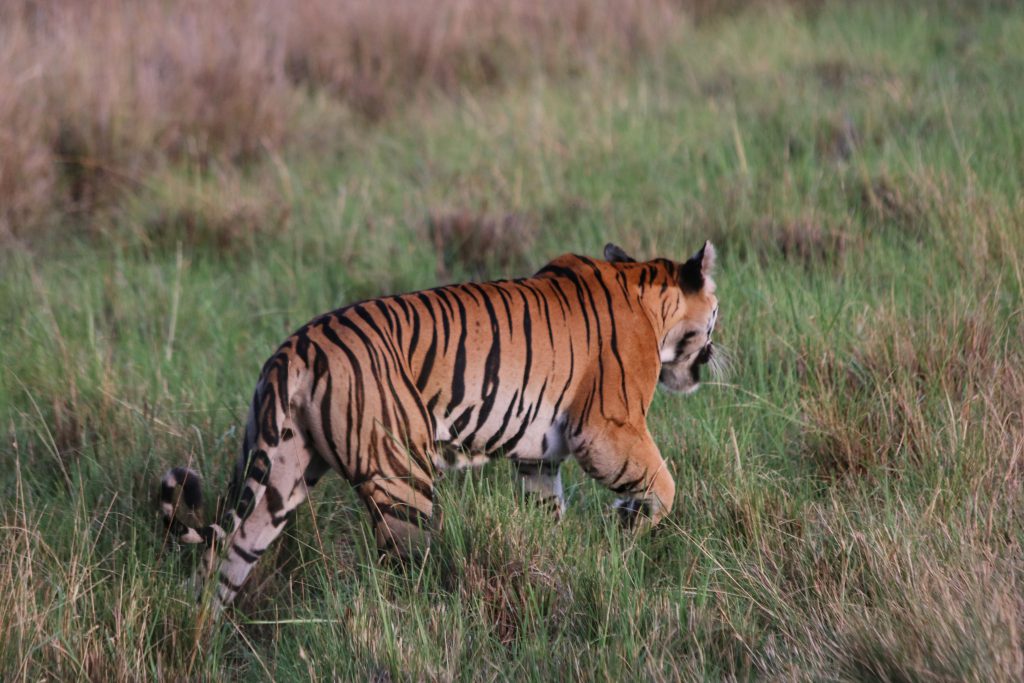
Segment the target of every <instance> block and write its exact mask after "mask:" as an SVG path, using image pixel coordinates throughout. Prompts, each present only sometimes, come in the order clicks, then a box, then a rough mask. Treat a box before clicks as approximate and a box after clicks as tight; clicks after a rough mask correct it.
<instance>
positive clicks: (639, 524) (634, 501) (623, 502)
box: [612, 498, 651, 530]
mask: <svg viewBox="0 0 1024 683" xmlns="http://www.w3.org/2000/svg"><path fill="white" fill-rule="evenodd" d="M612 507H613V508H614V509H615V510H616V511H617V512H618V514H619V523H620V524H622V526H623V528H626V529H630V530H640V529H643V528H646V527H648V526H650V523H651V506H650V503H648V502H647V501H646V500H643V499H642V498H617V499H616V500H615V503H613V504H612Z"/></svg>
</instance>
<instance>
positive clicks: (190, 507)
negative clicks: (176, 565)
mask: <svg viewBox="0 0 1024 683" xmlns="http://www.w3.org/2000/svg"><path fill="white" fill-rule="evenodd" d="M202 505H203V488H202V477H200V476H199V473H198V472H196V471H195V470H193V469H190V468H188V467H173V468H171V469H169V470H167V473H166V474H165V475H164V477H163V479H161V480H160V512H161V514H162V515H163V518H164V524H165V525H166V526H167V531H168V532H169V533H170V534H171V535H172V536H174V538H175V539H176V540H177V541H178V542H180V543H205V544H206V546H207V547H213V544H214V542H215V541H217V540H218V539H222V538H224V537H225V536H226V534H225V533H224V528H223V527H221V526H220V525H219V524H207V525H206V526H199V527H196V526H191V525H189V524H187V523H186V522H183V521H182V520H181V518H182V517H186V516H187V517H192V518H193V519H194V518H196V515H197V514H198V511H199V510H200V509H201V508H202Z"/></svg>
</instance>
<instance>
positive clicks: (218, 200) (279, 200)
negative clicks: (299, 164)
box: [127, 164, 291, 254]
mask: <svg viewBox="0 0 1024 683" xmlns="http://www.w3.org/2000/svg"><path fill="white" fill-rule="evenodd" d="M127 215H128V218H129V223H130V228H131V230H132V231H133V232H134V234H135V236H136V237H137V238H138V239H139V240H140V241H141V242H142V243H143V244H144V245H146V246H148V247H152V248H156V249H166V248H174V246H175V245H176V244H177V243H179V242H181V243H183V244H187V245H199V246H208V247H212V248H214V249H216V250H217V251H219V252H223V253H228V254H230V253H234V252H237V251H239V250H240V249H242V248H244V247H246V246H247V245H251V244H252V242H253V241H254V240H256V239H258V238H259V237H261V236H267V235H272V234H274V233H277V232H280V231H281V230H283V229H285V228H286V226H287V224H288V220H289V218H290V216H291V206H290V204H289V203H288V202H287V200H286V198H285V197H284V196H283V195H282V193H281V191H280V190H279V188H278V186H277V184H276V183H275V182H274V179H273V178H271V177H270V175H269V174H262V175H258V176H256V177H252V178H243V176H242V175H241V174H240V173H239V172H238V171H236V170H235V169H234V168H233V167H232V166H226V165H221V164H218V165H217V166H216V167H214V168H211V169H210V171H209V172H207V173H202V174H199V176H198V177H195V178H194V177H191V176H190V175H189V174H187V173H180V172H173V171H169V172H167V173H161V174H160V175H159V176H156V177H154V178H152V179H151V180H150V182H149V183H147V187H146V189H145V190H143V191H141V192H140V194H139V196H138V200H137V201H134V200H133V201H132V202H131V204H130V207H129V211H128V212H127Z"/></svg>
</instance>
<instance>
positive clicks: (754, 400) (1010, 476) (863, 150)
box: [0, 3, 1024, 681]
mask: <svg viewBox="0 0 1024 683" xmlns="http://www.w3.org/2000/svg"><path fill="white" fill-rule="evenodd" d="M1021 45H1024V13H1022V12H1021V11H1019V10H1014V9H1013V8H1008V9H999V8H991V9H984V8H975V9H971V10H963V9H957V8H955V7H953V8H950V7H949V6H947V5H944V4H941V3H928V4H922V5H921V6H919V7H916V8H895V7H882V6H879V5H877V4H875V3H870V4H862V3H857V4H854V5H852V6H849V7H844V6H839V5H826V6H825V7H824V8H823V9H821V10H818V11H814V12H796V11H788V10H784V9H779V8H772V9H769V10H753V11H747V12H745V13H743V14H740V15H738V16H737V17H734V18H723V19H718V20H715V21H711V22H708V23H707V24H702V25H701V26H700V27H699V28H696V29H693V28H691V29H687V30H685V31H683V32H682V33H681V34H680V35H679V36H678V40H677V41H676V43H675V44H674V45H672V46H669V47H668V48H666V49H665V50H664V51H662V52H661V53H659V55H657V57H656V58H652V60H651V61H650V63H649V64H647V65H646V66H643V67H641V68H639V69H638V70H636V71H632V70H630V71H623V72H619V71H598V72H594V73H591V72H584V73H583V74H581V75H579V76H578V77H576V78H574V79H565V78H562V79H555V80H548V79H544V78H540V77H538V78H537V79H536V80H534V81H531V82H527V83H522V84H519V85H513V86H511V87H510V88H509V89H508V90H505V91H500V92H484V93H480V92H476V93H466V94H465V95H464V96H462V97H460V98H458V99H455V100H453V99H447V98H442V97H440V96H439V97H438V98H436V99H435V100H433V101H430V102H425V103H421V104H418V105H416V106H415V108H414V109H413V110H411V111H409V112H407V113H405V114H400V115H398V116H396V117H393V118H391V119H388V120H386V121H384V122H382V123H379V124H375V125H370V124H367V123H359V122H358V121H356V120H354V119H348V118H345V117H342V118H341V119H340V120H339V122H340V125H338V126H337V127H336V129H332V131H331V134H330V135H327V134H324V136H323V137H324V139H323V141H322V144H319V145H316V146H312V145H311V146H309V147H308V148H307V147H298V146H297V147H295V148H294V150H293V151H291V152H287V153H285V154H284V155H283V157H281V158H279V159H277V160H275V161H274V162H273V163H270V162H267V163H266V164H264V165H262V166H259V167H254V168H253V169H252V172H251V173H247V174H242V175H240V176H239V177H238V178H235V179H233V181H232V182H233V183H234V184H235V186H236V187H237V192H236V193H234V194H232V195H231V196H220V195H218V194H217V193H218V188H221V187H222V184H220V183H221V182H222V180H223V179H222V178H221V179H219V178H217V177H216V169H213V170H197V169H193V168H172V169H169V170H168V171H167V173H166V178H165V179H164V181H162V182H161V183H159V184H155V185H151V186H150V187H149V188H148V189H146V190H143V191H140V192H139V193H138V194H136V195H134V196H132V197H131V198H130V199H129V200H128V201H126V202H125V203H124V205H123V206H122V207H121V208H120V209H119V210H118V211H116V212H110V213H109V214H104V215H103V217H102V220H103V221H105V222H106V223H105V224H104V226H103V230H102V231H101V232H97V231H96V230H91V231H82V230H81V229H79V227H77V226H75V225H72V224H70V223H69V225H68V226H67V229H66V231H65V232H64V233H62V234H61V240H60V242H59V244H51V245H50V246H46V245H43V244H37V245H34V246H33V247H31V248H28V249H25V248H18V249H11V250H8V251H7V252H6V253H4V254H3V255H2V256H0V271H2V273H3V275H2V279H0V331H2V339H3V344H2V345H0V363H2V367H3V372H2V373H0V427H2V429H3V431H4V434H5V438H4V441H3V444H2V445H0V465H2V467H0V486H2V489H0V490H2V491H3V494H4V495H3V501H2V502H0V515H2V518H3V526H2V532H0V592H2V593H3V594H5V595H8V596H11V597H10V598H7V599H6V600H10V602H7V601H6V600H5V606H4V607H3V609H2V610H0V634H2V635H0V678H3V679H4V680H16V679H32V680H39V679H43V678H48V679H57V680H70V679H83V678H92V679H95V680H114V679H121V680H137V679H139V678H152V679H156V678H168V679H192V680H196V679H210V680H214V679H222V678H227V679H247V680H248V679H253V678H256V679H259V678H273V679H275V680H292V679H303V680H305V679H307V678H310V677H312V678H316V679H341V680H348V679H362V680H365V679H373V680H405V679H413V680H433V679H440V680H450V679H459V680H481V679H516V680H520V679H524V678H525V679H546V678H558V679H565V678H569V677H571V678H585V679H594V678H598V679H614V680H637V679H663V680H674V679H679V678H686V679H690V678H698V679H700V678H704V679H721V678H725V677H735V678H739V679H748V678H772V679H815V680H835V679H841V680H875V679H879V678H882V679H888V680H907V681H913V680H922V681H924V680H963V679H968V680H979V681H991V680H1019V679H1020V678H1021V677H1024V642H1022V636H1021V629H1022V628H1024V584H1022V582H1024V573H1022V567H1024V562H1022V559H1024V558H1022V557H1021V543H1022V541H1024V529H1022V526H1021V517H1020V511H1021V509H1022V504H1024V497H1022V492H1021V480H1022V469H1021V468H1022V458H1024V417H1022V412H1021V410H1022V409H1021V400H1022V396H1024V343H1022V340H1024V318H1022V311H1024V199H1022V195H1021V187H1022V185H1024V182H1022V181H1024V133H1022V131H1024V128H1022V126H1021V121H1024V52H1022V51H1021V49H1020V46H1021ZM306 106H307V107H308V108H309V111H310V116H318V115H320V114H319V113H318V112H320V109H319V108H320V107H323V106H325V105H323V103H322V102H318V101H317V100H315V99H312V98H311V99H310V101H309V102H308V103H307V105H306ZM211 207H212V208H211ZM219 207H228V208H219ZM232 207H235V208H232ZM238 207H240V208H238ZM236 208H237V210H235V209H236ZM443 210H467V211H469V212H471V213H480V214H488V215H504V214H511V213H516V214H522V215H523V216H526V217H527V220H528V222H529V224H530V225H532V226H533V227H534V239H533V241H532V243H531V244H530V245H529V247H528V248H524V247H521V245H506V247H507V249H506V250H504V251H507V254H506V253H497V254H495V255H494V258H492V259H490V260H488V261H486V262H485V263H484V265H483V268H484V270H485V271H486V272H487V274H488V275H491V276H495V277H498V276H511V275H522V274H525V273H528V272H530V271H531V270H533V269H536V268H538V267H540V266H541V265H543V263H545V262H546V261H547V260H548V259H550V258H552V257H554V256H556V255H557V254H559V253H562V252H565V251H577V252H583V253H589V254H594V255H596V254H599V253H600V248H601V247H602V246H603V244H604V242H605V241H608V240H611V241H616V242H618V243H621V244H623V245H624V246H625V247H626V248H627V250H630V251H636V252H639V253H640V254H641V255H646V256H655V255H659V256H670V257H675V258H683V257H685V256H687V255H689V254H690V253H692V252H693V251H694V250H695V249H696V248H697V247H698V246H699V245H700V244H701V242H702V241H703V240H704V239H705V238H710V239H712V240H714V241H715V243H716V245H717V246H718V248H719V254H720V260H719V275H718V277H717V281H718V287H719V296H720V299H721V322H720V325H721V327H720V331H719V332H718V333H717V334H718V335H720V337H721V342H722V344H723V345H724V346H726V347H727V348H728V349H729V350H730V352H731V358H732V362H731V369H730V372H729V373H728V375H727V376H726V377H724V378H722V380H721V382H719V383H717V384H709V385H708V386H705V387H704V388H703V389H702V390H701V391H700V392H698V394H697V395H695V396H693V397H689V398H679V397H674V396H669V395H663V394H659V395H658V396H657V397H656V399H655V403H654V407H653V409H652V414H651V417H650V426H651V430H652V432H653V434H654V436H655V440H656V441H657V442H658V443H659V444H660V446H661V448H662V452H663V453H664V454H665V455H666V458H667V459H668V461H669V462H670V464H671V467H672V468H673V470H674V475H675V478H676V481H677V486H678V493H677V499H676V508H675V510H674V511H673V513H672V515H671V516H670V518H669V519H668V520H667V522H666V523H665V525H664V527H662V528H661V529H660V530H659V531H658V532H657V533H655V534H653V535H649V536H644V537H641V538H632V537H630V536H629V535H627V534H624V533H622V532H621V531H620V530H619V529H618V527H617V525H616V524H615V520H614V516H613V515H612V514H610V511H609V504H610V502H611V496H610V494H607V493H606V492H603V491H602V490H600V488H599V487H598V486H596V485H595V484H594V483H593V482H591V481H589V480H588V479H587V478H586V476H585V475H583V474H582V472H581V471H580V470H579V469H578V468H577V467H576V466H575V465H574V464H570V465H569V466H568V467H567V472H566V475H565V476H566V477H567V481H566V484H567V490H568V498H569V513H568V515H567V518H566V519H565V520H564V521H563V522H562V523H561V524H559V525H557V526H553V525H552V524H551V523H550V522H549V520H548V519H547V517H546V516H545V515H544V514H542V513H541V512H540V511H537V510H534V509H532V508H531V507H530V506H528V505H525V504H522V503H521V501H519V500H518V498H517V497H516V496H515V495H514V493H513V488H514V487H513V484H512V481H513V480H512V477H511V474H510V472H509V471H508V468H507V467H505V466H504V465H503V464H502V463H498V464H496V465H494V466H492V467H490V468H487V469H486V470H484V471H482V472H479V473H470V474H457V475H455V476H448V477H446V478H445V479H444V480H443V481H442V482H441V483H440V485H439V491H440V498H441V508H442V509H443V510H444V525H443V529H442V530H441V531H440V533H439V534H438V535H437V536H436V539H435V543H434V545H433V546H432V549H431V553H430V556H429V558H428V560H427V561H426V562H425V563H424V564H423V566H422V567H419V568H416V569H415V570H410V571H396V570H395V569H394V568H390V567H388V566H383V565H378V564H377V562H376V558H375V553H374V552H373V551H372V550H371V546H372V543H369V542H368V538H367V537H368V531H369V530H368V526H367V523H366V518H365V513H364V512H363V510H362V507H361V505H360V504H359V503H358V501H357V500H356V498H355V496H354V495H353V494H352V492H351V491H350V490H349V489H348V487H347V485H346V484H345V483H344V482H342V481H340V480H338V478H336V477H331V478H329V479H327V480H325V481H324V483H323V484H321V485H320V487H318V489H317V490H316V492H315V494H314V495H313V497H312V501H311V503H310V505H308V506H305V507H304V508H302V509H301V510H300V512H299V514H298V516H297V520H296V523H295V524H294V525H293V526H292V527H291V528H290V531H289V532H288V534H287V536H286V538H285V539H284V541H283V542H282V543H280V544H279V545H280V549H279V552H277V553H276V554H275V553H270V554H268V556H267V557H266V558H265V559H264V560H263V562H262V564H261V565H260V567H259V569H258V570H257V575H255V576H254V577H253V579H252V580H251V582H250V590H249V592H248V594H247V595H245V596H243V597H242V598H241V599H240V601H239V604H238V606H237V609H235V610H234V611H233V612H232V613H231V614H230V615H229V618H228V619H227V620H226V621H225V622H223V623H221V624H219V625H213V626H211V625H209V624H202V623H201V619H200V617H199V612H198V610H197V608H196V607H195V606H194V605H193V604H192V601H191V599H190V597H189V596H190V594H189V591H188V590H187V589H186V588H185V587H184V583H185V581H186V580H187V579H188V577H189V576H190V574H191V571H192V567H193V566H194V564H195V561H196V559H197V557H196V556H195V554H194V553H192V552H191V549H185V550H184V551H181V552H179V551H177V550H175V549H173V548H169V547H168V548H164V547H162V544H161V540H162V534H163V531H162V526H161V524H160V522H159V520H158V518H157V515H156V511H155V506H154V504H153V492H154V489H155V485H156V482H157V479H158V477H159V476H160V474H161V473H162V472H163V470H164V469H165V468H166V467H168V466H170V465H172V464H178V463H183V462H186V461H191V462H192V463H193V464H194V465H195V466H197V467H198V468H199V469H200V470H201V471H202V472H203V473H204V474H205V475H206V476H207V477H208V480H207V489H208V491H207V493H208V495H210V496H211V497H212V495H214V494H216V493H219V492H220V491H221V490H223V488H224V486H225V485H226V479H227V476H228V473H229V470H230V467H231V463H232V462H233V458H234V457H235V453H236V450H237V447H238V440H239V431H240V429H241V427H242V421H243V419H244V417H245V411H246V409H247V406H248V400H249V397H250V395H251V391H252V387H253V383H254V382H255V379H256V375H257V373H258V371H259V368H260V367H261V365H262V363H263V361H264V360H265V359H266V357H267V356H268V355H269V353H270V352H271V351H272V349H273V348H274V347H275V346H276V344H277V343H279V342H280V341H281V339H283V338H284V337H285V336H286V335H287V334H288V333H289V332H290V331H292V330H293V329H294V328H295V327H297V326H298V325H300V324H302V323H303V322H305V321H306V320H307V319H309V318H310V317H312V316H313V315H315V314H317V313H319V312H322V311H324V310H328V309H331V308H334V307H337V306H340V305H342V304H345V303H347V302H350V301H353V300H357V299H360V298H364V297H369V296H374V295H378V294H384V293H391V292H395V291H401V290H410V289H417V288H423V287H429V286H434V285H436V284H438V267H437V264H438V254H437V253H436V251H435V248H434V246H432V244H431V237H430V235H429V231H428V228H427V227H426V225H427V217H428V215H429V214H430V213H431V212H433V211H443ZM268 215H270V216H280V219H276V218H275V219H273V220H268V219H267V218H266V217H267V216H268ZM250 216H254V218H253V222H254V223H256V222H258V223H260V224H261V225H271V226H272V227H271V228H269V229H263V230H259V231H255V230H246V229H244V227H245V222H246V220H248V218H249V217H250ZM97 220H100V219H99V218H97ZM240 226H241V227H240ZM447 268H448V270H449V271H450V274H451V277H453V278H454V279H460V278H463V277H469V276H471V275H474V274H475V273H476V268H477V266H475V265H473V264H467V263H465V262H461V261H459V260H458V259H457V258H456V259H454V260H451V261H450V262H449V263H448V264H447Z"/></svg>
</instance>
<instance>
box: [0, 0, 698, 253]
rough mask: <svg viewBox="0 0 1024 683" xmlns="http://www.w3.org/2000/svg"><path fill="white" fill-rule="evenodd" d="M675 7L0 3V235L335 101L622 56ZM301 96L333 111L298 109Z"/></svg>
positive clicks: (247, 146) (83, 208) (89, 213)
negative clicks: (320, 101)
mask: <svg viewBox="0 0 1024 683" xmlns="http://www.w3.org/2000/svg"><path fill="white" fill-rule="evenodd" d="M681 20H682V13H681V12H680V11H678V10H677V9H675V8H674V7H673V6H672V5H671V4H670V3H669V2H667V1H666V0H628V1H627V2H604V1H602V2H597V3H594V2H582V1H580V0H572V1H570V2H560V3H544V2H537V1H534V0H516V1H515V2H497V1H493V0H486V1H484V2H473V3H465V2H457V1H454V0H432V1H430V2H410V1H406V0H388V1H387V2H375V1H374V2H371V1H362V0H357V1H354V2H346V3H336V2H320V1H317V2H310V3H291V2H285V1H282V0H233V1H232V2H228V3H217V4H216V5H214V4H211V3H206V2H193V1H188V2H180V3H179V2H175V3H154V2H142V1H138V0H123V1H122V0H119V1H118V2H114V3H109V2H94V1H92V0H90V1H87V2H81V3H64V2H50V1H44V2H36V1H35V0H32V1H28V0H24V1H23V0H17V1H15V2H9V3H4V6H3V8H0V45H2V46H3V47H2V49H0V91H2V92H3V96H2V99H0V142H3V144H4V151H5V154H4V155H3V157H2V159H0V205H2V206H3V207H4V208H3V210H2V211H0V232H4V233H7V234H8V236H10V235H11V234H17V235H19V236H22V237H24V236H25V235H27V234H31V233H32V231H33V230H34V229H36V228H38V226H40V225H45V224H46V223H47V221H48V220H49V221H50V222H53V221H55V220H56V221H59V220H61V217H62V215H65V216H66V215H67V214H71V215H72V216H74V215H82V213H83V212H85V213H86V217H87V219H90V220H91V219H92V218H93V214H94V212H95V210H96V209H97V208H102V207H105V206H109V205H110V204H111V203H112V202H114V201H115V200H116V199H118V198H119V197H121V196H123V195H124V194H125V193H133V192H138V191H139V190H140V189H145V188H146V186H147V185H148V184H150V183H152V182H154V181H155V180H158V179H159V172H160V170H161V168H162V167H164V166H166V165H167V164H182V163H184V164H187V165H189V166H192V167H194V168H197V169H200V170H201V169H205V168H207V167H208V166H209V165H210V164H221V165H223V164H229V165H247V164H251V163H252V162H253V161H254V160H256V159H258V158H265V157H266V156H267V155H268V154H270V155H273V154H274V153H275V152H279V151H280V150H281V149H282V147H283V146H284V145H286V143H288V142H290V141H291V142H295V141H296V139H298V140H300V141H301V140H302V139H304V138H307V137H308V133H309V128H310V127H321V126H324V125H337V123H338V116H342V117H343V116H344V114H343V113H344V112H346V111H354V112H357V113H359V114H362V115H363V116H365V117H368V118H370V119H379V118H381V117H384V116H386V115H388V114H389V113H391V112H393V111H395V110H396V109H399V108H405V107H407V106H408V103H410V102H415V101H417V100H419V99H422V97H424V96H425V95H427V94H431V93H437V92H448V93H452V94H456V93H458V92H462V91H464V90H466V89H472V88H479V87H485V88H494V87H497V86H501V85H503V84H507V83H510V82H515V81H518V80H521V79H523V78H524V77H526V76H528V75H531V74H544V73H547V74H552V75H559V74H561V75H566V74H570V73H572V72H574V71H579V70H581V69H586V68H589V67H591V66H593V65H595V64H601V65H609V64H620V65H625V64H630V63H633V62H635V61H636V60H637V59H638V58H640V57H642V56H643V55H646V54H650V53H651V51H652V50H653V49H654V48H656V47H658V46H660V45H661V44H662V43H663V42H664V41H665V40H666V39H667V36H668V35H669V32H670V31H671V29H672V28H673V27H675V26H678V25H679V24H680V22H681ZM310 97H320V98H324V97H326V98H327V99H328V100H329V101H333V102H337V105H336V106H335V108H336V109H338V110H339V114H338V116H335V117H333V118H326V119H324V118H314V119H313V120H310V119H309V117H304V116H302V115H301V113H300V108H301V106H302V105H303V103H304V102H305V101H306V100H308V99H309V98H310ZM342 120H344V118H343V119H342ZM343 125H346V126H347V125H351V124H350V123H349V122H348V121H345V122H344V124H343ZM154 175H156V176H157V177H156V178H153V176H154ZM64 222H67V221H66V220H65V221H64ZM89 222H90V221H89V220H87V223H89ZM101 227H102V226H101Z"/></svg>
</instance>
